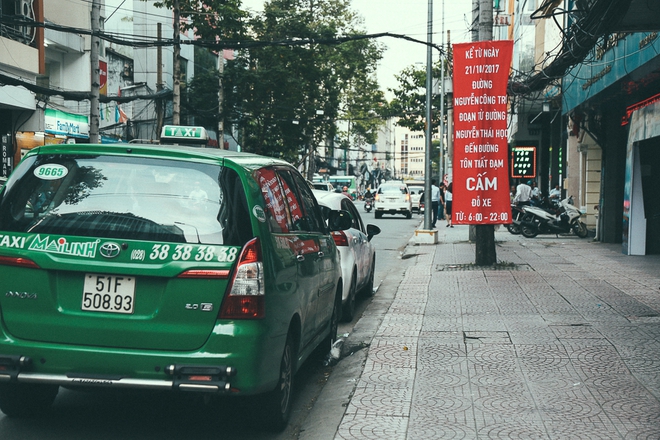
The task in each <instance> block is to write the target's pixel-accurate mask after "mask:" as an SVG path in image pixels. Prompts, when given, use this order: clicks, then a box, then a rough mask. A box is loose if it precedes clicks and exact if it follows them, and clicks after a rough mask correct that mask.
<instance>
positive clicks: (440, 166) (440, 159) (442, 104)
mask: <svg viewBox="0 0 660 440" xmlns="http://www.w3.org/2000/svg"><path fill="white" fill-rule="evenodd" d="M440 38H441V41H440V47H441V48H442V52H441V53H440V133H439V134H440V155H439V156H438V185H440V184H441V183H442V176H443V175H444V172H445V164H444V161H443V159H444V157H445V63H446V62H447V51H446V50H445V0H442V31H441V32H440Z"/></svg>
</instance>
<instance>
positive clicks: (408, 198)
mask: <svg viewBox="0 0 660 440" xmlns="http://www.w3.org/2000/svg"><path fill="white" fill-rule="evenodd" d="M408 200H410V194H406V202H407V201H408Z"/></svg>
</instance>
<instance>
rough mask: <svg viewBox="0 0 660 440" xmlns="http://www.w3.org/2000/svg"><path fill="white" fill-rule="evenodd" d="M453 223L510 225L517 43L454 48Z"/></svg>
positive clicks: (489, 42)
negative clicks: (510, 91)
mask: <svg viewBox="0 0 660 440" xmlns="http://www.w3.org/2000/svg"><path fill="white" fill-rule="evenodd" d="M453 47H454V98H453V99H454V163H453V193H452V195H453V201H452V206H453V208H452V213H453V214H452V222H453V223H455V224H463V225H468V224H475V225H476V224H480V225H485V224H505V223H509V222H510V216H511V203H510V199H509V165H508V143H507V137H508V131H507V95H506V89H507V83H508V81H509V71H510V67H511V56H512V52H513V41H510V40H501V41H479V42H474V43H461V44H454V46H453Z"/></svg>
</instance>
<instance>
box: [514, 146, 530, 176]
mask: <svg viewBox="0 0 660 440" xmlns="http://www.w3.org/2000/svg"><path fill="white" fill-rule="evenodd" d="M511 177H512V178H513V179H521V178H530V179H533V178H534V177H536V147H512V148H511Z"/></svg>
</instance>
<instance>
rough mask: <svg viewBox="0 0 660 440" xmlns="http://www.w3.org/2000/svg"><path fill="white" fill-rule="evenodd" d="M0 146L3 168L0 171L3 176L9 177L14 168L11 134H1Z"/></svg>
mask: <svg viewBox="0 0 660 440" xmlns="http://www.w3.org/2000/svg"><path fill="white" fill-rule="evenodd" d="M0 146H1V147H2V148H1V149H2V170H1V171H0V176H1V177H9V174H11V172H12V170H13V169H14V157H13V149H12V148H11V135H10V134H3V135H0Z"/></svg>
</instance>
